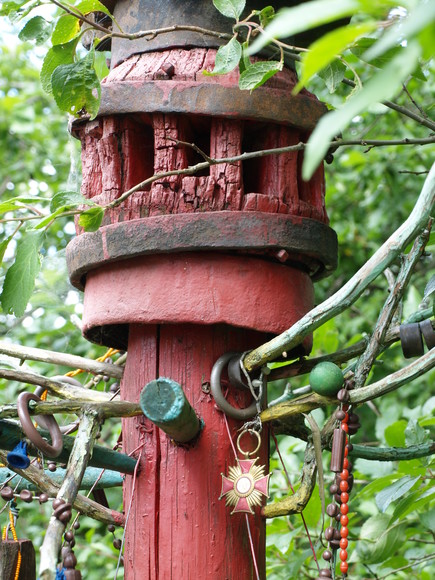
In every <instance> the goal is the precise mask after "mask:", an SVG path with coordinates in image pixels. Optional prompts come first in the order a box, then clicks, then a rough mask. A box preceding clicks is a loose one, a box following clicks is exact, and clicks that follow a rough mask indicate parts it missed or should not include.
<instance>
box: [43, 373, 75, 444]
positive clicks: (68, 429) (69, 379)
mask: <svg viewBox="0 0 435 580" xmlns="http://www.w3.org/2000/svg"><path fill="white" fill-rule="evenodd" d="M50 378H51V379H53V380H54V381H62V382H63V383H67V384H69V385H72V386H73V387H83V385H82V383H81V382H80V381H78V380H77V379H75V378H74V377H68V376H67V375H56V376H54V377H50ZM46 390H47V389H46V388H44V387H36V389H35V390H34V394H35V395H36V396H37V397H40V396H41V395H42V393H44V392H45V391H46ZM45 419H46V415H33V420H34V421H36V422H37V423H38V425H40V426H41V427H42V428H43V429H46V430H47V431H49V430H50V427H49V426H48V423H47V421H46V420H45ZM78 426H79V425H78V421H73V422H72V423H69V424H68V425H62V426H59V429H60V432H61V433H64V434H65V433H66V434H70V433H74V431H77V429H78Z"/></svg>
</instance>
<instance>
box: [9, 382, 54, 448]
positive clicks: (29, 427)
mask: <svg viewBox="0 0 435 580" xmlns="http://www.w3.org/2000/svg"><path fill="white" fill-rule="evenodd" d="M29 401H37V402H40V401H41V399H40V398H39V397H38V396H37V395H35V394H34V393H20V394H19V395H18V399H17V411H18V417H19V418H20V422H21V426H22V428H23V431H24V433H25V434H26V435H27V437H28V438H29V439H30V441H31V442H32V443H33V445H34V446H35V447H37V448H38V449H39V450H40V451H42V453H43V454H44V455H46V456H47V457H49V458H51V459H54V458H56V457H58V456H59V455H60V453H61V452H62V448H63V441H62V433H61V432H60V429H59V426H58V424H57V422H56V419H55V418H54V417H52V416H50V415H47V416H46V417H45V418H44V424H45V425H46V426H47V428H48V431H49V433H50V437H51V445H50V444H49V443H47V441H45V439H43V438H42V437H41V435H40V434H39V433H38V431H37V430H36V428H35V426H34V425H33V422H32V419H31V417H30V414H29V408H28V404H29Z"/></svg>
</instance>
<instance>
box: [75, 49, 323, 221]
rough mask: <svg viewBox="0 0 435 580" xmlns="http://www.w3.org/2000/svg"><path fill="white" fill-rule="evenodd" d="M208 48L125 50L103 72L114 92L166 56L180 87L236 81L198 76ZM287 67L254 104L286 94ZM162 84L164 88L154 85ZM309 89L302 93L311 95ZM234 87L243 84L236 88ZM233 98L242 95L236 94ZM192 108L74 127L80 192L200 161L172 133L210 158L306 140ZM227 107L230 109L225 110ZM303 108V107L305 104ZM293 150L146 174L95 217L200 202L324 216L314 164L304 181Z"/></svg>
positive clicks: (108, 194) (98, 192) (120, 186)
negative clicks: (142, 187)
mask: <svg viewBox="0 0 435 580" xmlns="http://www.w3.org/2000/svg"><path fill="white" fill-rule="evenodd" d="M215 53H216V51H215V50H214V49H199V48H197V49H193V50H179V49H178V50H172V51H165V52H163V53H162V52H156V53H146V54H141V55H134V56H132V57H131V58H130V59H128V60H127V61H126V62H124V63H122V64H121V65H119V66H118V67H116V68H115V69H114V70H112V71H111V73H110V75H109V76H108V77H107V79H105V81H104V83H105V85H106V86H109V85H113V86H116V88H118V85H119V90H120V91H122V86H121V85H122V83H123V82H124V81H125V82H128V83H129V84H132V85H134V86H137V87H138V88H139V87H140V86H142V83H144V81H154V80H156V79H162V72H163V71H162V68H161V67H162V65H164V64H165V63H171V64H172V65H173V67H174V73H173V75H172V76H171V80H170V81H168V80H166V81H165V80H163V79H162V80H161V83H162V86H163V87H164V86H165V82H166V83H169V84H170V83H172V82H177V81H178V82H180V81H183V82H187V83H190V85H189V86H204V85H207V86H209V87H213V86H216V87H218V86H220V84H219V83H221V82H224V83H225V85H227V86H228V87H231V86H237V75H238V73H237V72H234V73H231V74H229V75H225V77H224V80H223V81H222V78H220V79H216V77H205V76H204V75H203V74H202V70H204V68H208V69H211V68H213V63H214V57H215ZM295 80H296V77H295V73H294V72H293V71H291V70H289V69H284V70H283V71H282V72H281V73H279V74H278V75H277V76H276V77H273V78H272V79H270V80H269V81H268V84H267V87H268V88H269V89H270V91H271V93H270V94H267V93H265V95H264V99H265V102H264V106H265V107H266V108H267V107H268V102H267V97H268V98H269V100H270V101H271V103H272V101H273V100H275V101H276V95H274V94H273V90H274V89H276V88H280V89H285V90H286V91H287V93H288V94H289V95H290V93H291V90H292V88H293V87H294V84H295ZM162 90H164V88H163V89H162ZM303 94H304V95H305V97H306V96H307V95H309V97H308V101H310V99H311V101H312V102H313V104H314V103H315V102H316V100H315V97H312V95H310V94H309V93H307V92H304V93H303ZM240 95H243V93H240ZM240 98H241V100H242V97H240ZM195 105H196V106H199V103H198V102H196V103H195V102H192V116H186V115H180V114H177V113H173V114H171V113H161V112H153V113H149V114H144V113H138V114H136V115H107V116H104V117H101V118H99V119H96V120H94V121H92V122H90V123H87V124H85V125H82V126H80V125H79V126H78V127H77V128H76V133H77V134H78V136H79V137H80V139H81V141H82V147H83V148H82V162H83V184H82V192H83V194H84V195H85V196H86V197H91V198H93V200H94V201H95V202H97V203H100V204H103V205H104V204H107V203H109V202H111V201H113V200H115V199H117V198H118V197H119V196H120V195H121V194H122V193H123V192H125V191H126V190H128V189H129V188H130V187H132V186H134V185H135V184H136V183H139V182H140V181H142V180H144V179H146V178H147V177H150V176H151V175H152V174H153V173H154V172H156V173H157V172H162V171H167V170H172V169H182V168H185V167H187V166H188V165H192V164H193V163H195V162H198V161H200V160H201V158H200V156H199V155H198V154H197V153H195V152H194V151H193V150H192V149H190V148H186V147H180V146H178V145H177V144H176V143H175V142H174V141H171V138H172V139H177V140H180V141H185V142H189V143H195V144H196V145H197V146H199V147H200V148H201V149H202V150H203V151H204V152H205V153H207V154H209V155H210V156H211V157H213V158H224V157H228V156H231V155H237V154H240V153H242V152H244V151H255V150H261V149H268V148H273V147H281V146H285V145H292V144H296V143H298V142H299V141H306V139H307V137H308V135H307V134H306V133H305V132H304V131H302V130H300V129H298V128H296V127H289V126H285V125H278V124H276V125H273V124H268V125H267V128H266V126H265V125H263V124H262V123H253V122H252V121H249V120H242V119H239V120H238V119H233V118H231V117H230V116H229V117H226V118H224V117H219V116H216V117H206V116H204V115H202V116H200V115H196V116H195ZM229 113H230V112H229ZM307 114H308V113H307ZM302 158H303V152H294V153H287V154H285V155H273V156H270V157H265V158H261V159H254V160H251V161H248V162H245V163H243V164H242V163H235V164H222V165H216V166H213V167H211V168H210V170H209V171H208V172H207V175H195V176H186V177H182V176H172V177H169V178H165V179H164V180H162V181H161V182H159V181H157V182H155V183H153V184H152V185H151V187H150V189H149V190H147V191H140V192H137V193H135V194H133V195H132V196H131V197H129V198H128V199H127V200H126V201H125V202H124V203H123V204H122V206H121V208H120V209H118V208H117V209H114V210H110V212H107V213H108V215H107V216H106V222H105V223H110V222H112V223H116V222H118V221H123V220H128V219H134V218H139V217H145V216H148V215H158V214H165V213H186V212H198V211H199V212H203V211H222V210H235V211H262V212H271V213H284V214H294V215H300V216H304V217H311V218H313V219H316V220H320V221H323V222H327V221H328V218H327V215H326V210H325V205H324V179H323V169H322V168H320V169H319V170H318V171H317V172H316V174H315V175H314V177H313V178H312V180H311V181H310V182H308V183H306V182H303V181H302V178H301V164H302Z"/></svg>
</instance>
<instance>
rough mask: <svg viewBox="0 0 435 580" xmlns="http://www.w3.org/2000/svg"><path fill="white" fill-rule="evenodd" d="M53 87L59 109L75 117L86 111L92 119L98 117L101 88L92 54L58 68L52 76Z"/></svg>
mask: <svg viewBox="0 0 435 580" xmlns="http://www.w3.org/2000/svg"><path fill="white" fill-rule="evenodd" d="M51 86H52V89H53V96H54V98H55V100H56V103H57V106H58V107H59V109H61V110H62V111H67V112H68V113H71V114H74V115H77V114H78V113H79V111H82V110H85V111H86V112H87V113H89V114H90V116H91V119H93V118H94V117H96V115H97V113H98V108H99V106H100V97H101V87H100V81H99V80H98V77H97V74H96V72H95V69H94V67H93V53H92V52H90V53H89V54H87V55H86V56H85V58H83V59H82V60H79V61H78V62H76V63H73V64H67V65H60V66H58V67H57V68H56V69H55V70H54V72H53V74H52V75H51Z"/></svg>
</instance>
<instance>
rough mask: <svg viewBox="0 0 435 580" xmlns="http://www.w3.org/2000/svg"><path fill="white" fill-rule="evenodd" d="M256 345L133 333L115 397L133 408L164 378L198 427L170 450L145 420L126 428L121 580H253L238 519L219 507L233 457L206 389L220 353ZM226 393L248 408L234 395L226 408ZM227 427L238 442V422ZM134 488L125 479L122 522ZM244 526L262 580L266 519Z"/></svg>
mask: <svg viewBox="0 0 435 580" xmlns="http://www.w3.org/2000/svg"><path fill="white" fill-rule="evenodd" d="M263 337H264V335H261V334H259V333H254V332H251V331H245V330H241V329H235V328H230V327H228V326H224V325H220V326H213V327H206V326H196V325H166V326H160V327H158V326H151V325H147V326H141V325H135V326H132V327H131V329H130V342H129V348H128V352H129V355H128V359H127V365H126V368H125V374H124V379H123V381H122V383H121V389H122V396H123V397H126V398H129V399H130V400H134V399H136V400H138V398H139V395H140V392H141V389H142V388H143V386H144V385H145V384H146V383H148V382H149V381H150V380H152V379H154V378H156V377H158V376H167V377H171V378H172V379H173V380H176V381H177V382H179V383H180V384H181V385H182V387H183V390H184V392H185V393H186V396H187V398H188V400H189V402H190V403H191V405H192V406H193V407H194V409H195V410H196V412H197V413H198V414H199V415H200V416H201V417H202V418H203V420H204V423H205V426H204V429H203V431H202V433H201V435H200V437H199V439H198V441H197V442H196V443H195V444H194V445H193V446H192V447H190V448H189V447H183V446H177V445H175V444H174V443H173V442H172V441H171V440H170V439H169V438H168V437H167V436H166V435H165V434H164V433H163V432H162V431H160V430H159V429H157V428H156V427H155V426H154V425H153V424H152V423H151V422H150V421H148V420H147V419H146V418H145V417H142V418H139V417H135V418H131V419H130V418H129V419H124V420H123V444H124V451H125V452H126V453H129V452H131V451H133V450H134V449H137V447H138V446H139V445H140V444H141V443H144V447H143V451H142V459H141V470H140V473H139V476H138V479H137V481H136V486H135V490H134V497H133V501H132V509H131V512H130V516H129V520H128V524H127V528H126V545H125V573H126V578H127V579H128V580H132V579H136V580H139V579H140V580H167V579H169V578H178V579H180V580H181V579H186V580H187V579H189V578H201V579H205V578H207V579H214V580H235V579H240V580H249V579H250V578H255V573H254V569H253V562H252V555H251V552H250V548H249V541H248V535H247V528H246V522H245V517H244V515H243V514H235V515H233V516H231V515H230V511H231V510H230V509H229V508H227V507H225V502H224V501H223V500H222V501H219V500H218V497H219V495H220V491H221V486H222V484H221V475H220V474H221V472H224V473H227V469H228V466H230V465H234V464H235V459H234V453H233V451H232V448H231V444H230V441H229V438H228V435H227V431H226V427H225V421H224V417H223V415H222V414H221V413H220V412H219V411H218V410H217V408H216V406H215V404H214V401H213V399H212V398H211V396H210V394H207V393H205V392H204V390H203V388H204V385H205V387H206V386H207V381H209V378H210V372H211V368H212V366H213V364H214V362H215V361H216V360H217V358H218V357H219V356H220V355H222V354H223V353H225V352H228V351H231V350H233V351H234V350H236V351H237V350H239V351H243V350H245V349H248V348H250V346H252V345H254V344H257V343H258V341H261V340H263ZM233 395H235V396H236V398H237V399H238V402H239V404H240V406H246V405H247V404H249V402H250V395H248V394H247V393H245V392H243V393H242V392H239V391H235V390H234V389H233V388H231V389H230V396H229V398H230V400H232V401H233V403H235V400H234V396H233ZM251 400H252V399H251ZM235 404H236V403H235ZM228 422H229V426H230V430H231V435H232V437H233V439H234V441H235V440H236V438H237V433H236V429H237V428H239V427H240V424H238V423H237V422H235V421H233V420H231V419H229V420H228ZM135 455H138V452H136V453H135ZM267 458H268V435H267V430H265V432H264V435H263V444H262V448H261V455H260V461H261V462H262V463H266V464H267ZM132 487H133V479H132V476H127V477H126V483H125V490H124V491H125V494H124V502H125V506H124V507H125V511H126V514H127V513H128V509H129V505H130V501H131V493H132ZM249 519H250V521H251V529H252V533H253V538H254V545H255V550H256V556H257V559H258V564H259V568H260V570H261V578H265V572H264V566H265V559H264V558H265V554H264V539H265V527H264V521H263V520H262V518H261V517H260V516H259V514H258V513H257V515H256V516H255V517H254V516H249Z"/></svg>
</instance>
